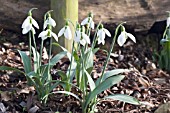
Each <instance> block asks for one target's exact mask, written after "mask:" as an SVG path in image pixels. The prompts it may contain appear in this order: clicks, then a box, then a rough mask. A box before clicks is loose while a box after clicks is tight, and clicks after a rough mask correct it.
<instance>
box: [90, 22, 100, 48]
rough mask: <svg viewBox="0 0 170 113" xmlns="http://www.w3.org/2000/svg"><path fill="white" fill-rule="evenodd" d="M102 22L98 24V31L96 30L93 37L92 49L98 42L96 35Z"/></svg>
mask: <svg viewBox="0 0 170 113" xmlns="http://www.w3.org/2000/svg"><path fill="white" fill-rule="evenodd" d="M100 24H101V22H99V24H98V25H97V28H96V32H95V34H94V37H93V43H92V49H94V47H95V45H96V42H97V36H96V35H97V31H98V29H99V26H100Z"/></svg>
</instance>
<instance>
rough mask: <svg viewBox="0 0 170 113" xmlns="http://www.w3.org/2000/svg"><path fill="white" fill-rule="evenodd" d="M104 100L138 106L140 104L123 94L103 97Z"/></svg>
mask: <svg viewBox="0 0 170 113" xmlns="http://www.w3.org/2000/svg"><path fill="white" fill-rule="evenodd" d="M104 99H113V100H120V101H123V102H126V103H129V104H134V105H140V102H139V101H138V100H137V99H136V98H134V97H132V96H129V95H124V94H115V95H109V96H107V97H104Z"/></svg>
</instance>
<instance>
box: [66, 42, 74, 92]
mask: <svg viewBox="0 0 170 113" xmlns="http://www.w3.org/2000/svg"><path fill="white" fill-rule="evenodd" d="M73 52H74V41H73V43H72V50H71V53H72V55H71V61H70V69H69V73H68V77H67V78H70V73H71V66H72V61H73ZM68 82H70V79H68ZM68 85H69V84H68ZM69 90H70V86H68V91H69Z"/></svg>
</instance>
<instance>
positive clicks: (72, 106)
mask: <svg viewBox="0 0 170 113" xmlns="http://www.w3.org/2000/svg"><path fill="white" fill-rule="evenodd" d="M27 42H28V40H27V38H26V37H21V36H20V35H18V34H16V33H13V32H10V31H5V30H4V31H3V32H2V33H1V34H0V65H1V66H2V65H5V66H11V67H16V68H18V69H21V70H23V65H22V61H21V58H20V56H19V54H18V52H17V49H20V50H25V51H26V52H28V46H27V45H28V43H27ZM107 43H108V42H107ZM108 45H109V44H108ZM105 48H107V49H108V47H105ZM152 52H153V47H151V46H150V45H149V44H147V42H146V41H145V40H144V39H143V41H142V40H140V41H139V40H137V43H136V44H134V43H132V42H130V41H128V42H127V43H126V44H125V45H124V47H121V48H120V47H119V48H118V47H117V46H116V48H115V51H114V52H113V54H112V56H111V58H110V62H109V64H108V67H107V70H112V69H116V68H127V69H130V70H131V71H130V72H128V73H124V74H125V75H126V77H125V79H123V80H122V82H120V83H119V84H117V85H114V86H112V87H111V88H110V89H108V90H106V91H104V92H102V93H101V94H99V96H98V97H99V98H102V97H104V96H106V95H110V94H117V93H118V94H128V95H131V96H133V97H136V98H137V99H138V100H140V101H142V102H143V103H144V104H145V105H140V106H134V105H130V104H127V103H123V102H120V101H114V100H104V101H102V102H101V103H99V104H98V105H97V108H98V112H99V113H152V112H154V111H155V110H156V109H157V108H158V107H159V106H160V105H161V104H163V103H166V102H168V101H170V84H169V82H170V76H169V74H168V73H167V72H166V71H163V70H161V69H159V68H158V66H157V63H156V62H154V61H153V60H152ZM43 57H44V59H45V60H44V63H46V61H47V60H46V58H47V55H46V54H45V52H44V55H43ZM105 60H106V53H105V52H103V51H102V50H100V51H99V52H97V53H96V55H95V56H94V70H93V73H92V76H93V78H94V79H96V78H97V77H99V76H100V75H101V70H102V66H103V64H104V61H105ZM68 65H69V61H68V59H67V58H63V59H62V60H61V61H60V62H59V63H57V64H56V65H55V66H54V68H53V69H52V70H51V73H52V76H53V79H59V77H58V75H57V70H58V69H61V70H63V71H65V70H66V69H67V67H68ZM55 90H63V88H62V87H60V86H58V87H56V89H55ZM72 92H73V93H75V94H77V95H80V92H78V91H77V90H76V89H74V88H73V89H72ZM0 111H1V112H7V113H21V112H30V113H35V112H37V113H54V112H56V111H60V112H61V113H66V112H69V111H72V112H73V113H81V106H80V103H79V102H78V101H77V100H76V99H75V98H73V97H71V96H65V95H59V94H54V95H51V96H50V98H49V100H48V102H47V105H46V106H43V105H42V104H41V103H40V102H39V101H38V100H37V96H36V92H35V89H34V87H28V86H27V85H26V79H25V77H24V75H22V74H20V73H17V72H12V71H0Z"/></svg>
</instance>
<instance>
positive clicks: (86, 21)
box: [81, 17, 89, 25]
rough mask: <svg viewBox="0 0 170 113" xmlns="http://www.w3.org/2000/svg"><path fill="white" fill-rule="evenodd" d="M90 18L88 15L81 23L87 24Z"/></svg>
mask: <svg viewBox="0 0 170 113" xmlns="http://www.w3.org/2000/svg"><path fill="white" fill-rule="evenodd" d="M88 20H89V18H88V17H87V18H85V19H84V20H83V21H82V22H81V25H86V24H88Z"/></svg>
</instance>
